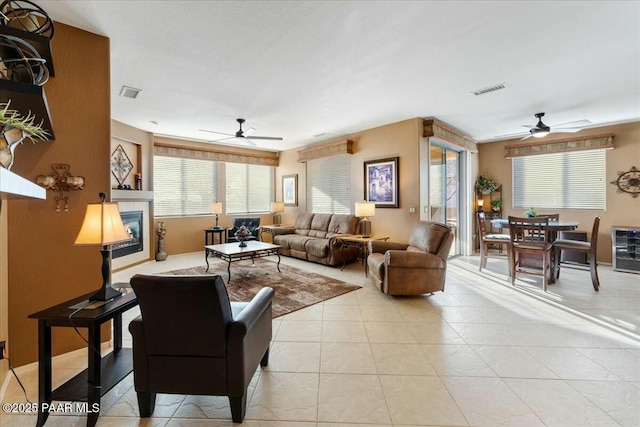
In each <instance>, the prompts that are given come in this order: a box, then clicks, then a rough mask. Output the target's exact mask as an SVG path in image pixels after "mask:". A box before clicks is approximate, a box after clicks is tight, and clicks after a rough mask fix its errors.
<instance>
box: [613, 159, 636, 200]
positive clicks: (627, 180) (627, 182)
mask: <svg viewBox="0 0 640 427" xmlns="http://www.w3.org/2000/svg"><path fill="white" fill-rule="evenodd" d="M611 184H614V185H616V186H617V187H618V190H617V193H627V194H631V197H633V198H636V197H638V194H640V170H638V168H636V167H635V166H631V169H629V170H628V171H626V172H625V171H618V178H616V179H615V180H613V181H611Z"/></svg>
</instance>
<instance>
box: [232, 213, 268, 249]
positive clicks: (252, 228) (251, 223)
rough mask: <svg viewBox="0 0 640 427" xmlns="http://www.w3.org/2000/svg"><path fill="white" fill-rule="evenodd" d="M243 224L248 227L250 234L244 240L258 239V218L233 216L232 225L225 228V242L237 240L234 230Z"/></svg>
mask: <svg viewBox="0 0 640 427" xmlns="http://www.w3.org/2000/svg"><path fill="white" fill-rule="evenodd" d="M243 225H244V226H245V227H247V228H248V229H249V232H250V233H251V236H249V237H248V238H247V239H246V240H259V239H258V235H259V233H260V218H240V217H238V218H234V219H233V227H231V228H229V229H227V243H230V242H237V241H238V239H236V236H235V234H236V231H238V229H239V228H240V227H242V226H243Z"/></svg>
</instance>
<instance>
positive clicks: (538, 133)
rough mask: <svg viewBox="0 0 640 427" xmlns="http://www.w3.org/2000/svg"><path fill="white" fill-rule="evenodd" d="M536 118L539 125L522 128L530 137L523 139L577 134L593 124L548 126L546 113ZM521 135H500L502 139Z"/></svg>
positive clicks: (587, 122) (584, 121) (578, 123)
mask: <svg viewBox="0 0 640 427" xmlns="http://www.w3.org/2000/svg"><path fill="white" fill-rule="evenodd" d="M535 117H536V118H537V119H538V123H536V124H535V125H522V127H524V128H527V129H529V135H526V136H525V137H524V138H522V139H527V138H531V137H532V136H533V137H536V138H542V137H544V136H547V135H548V134H550V133H562V132H565V133H575V132H579V131H580V130H582V127H583V126H587V125H589V124H591V122H590V121H589V120H576V121H574V122H567V123H559V124H557V125H553V126H547V125H546V124H544V123H543V122H542V118H543V117H544V113H536V114H535ZM520 134H521V133H513V134H507V135H500V137H507V136H515V135H520Z"/></svg>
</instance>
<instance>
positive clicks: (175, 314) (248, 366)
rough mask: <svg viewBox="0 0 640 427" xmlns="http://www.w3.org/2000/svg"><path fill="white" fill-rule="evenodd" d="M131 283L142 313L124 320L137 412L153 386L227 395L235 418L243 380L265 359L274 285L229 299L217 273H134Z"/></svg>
mask: <svg viewBox="0 0 640 427" xmlns="http://www.w3.org/2000/svg"><path fill="white" fill-rule="evenodd" d="M131 286H132V287H133V290H134V292H135V293H136V296H137V297H138V302H139V304H140V311H141V313H142V315H141V316H138V317H137V318H136V319H134V320H132V321H131V323H130V324H129V331H130V332H131V335H132V336H133V378H134V384H135V390H136V393H137V395H138V407H139V409H140V416H141V417H149V416H151V414H152V413H153V409H154V407H155V401H156V393H169V394H196V395H197V394H201V395H212V396H228V397H229V402H230V404H231V415H232V419H233V422H236V423H241V422H242V420H243V418H244V414H245V410H246V404H247V387H248V385H249V382H250V381H251V378H252V377H253V375H254V373H255V371H256V368H257V367H258V363H260V365H261V366H267V363H268V361H269V343H270V341H271V332H272V331H271V317H272V314H271V300H272V298H273V294H274V292H273V289H271V288H262V289H261V290H260V291H259V292H258V293H257V294H256V296H255V297H253V299H252V300H251V301H250V302H231V303H230V302H229V296H228V295H227V289H226V287H225V285H224V282H223V281H222V279H221V278H220V276H217V275H215V276H214V275H200V276H168V275H167V276H161V275H158V276H147V275H135V276H134V277H132V278H131Z"/></svg>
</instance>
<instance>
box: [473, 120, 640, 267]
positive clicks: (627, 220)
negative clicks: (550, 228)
mask: <svg viewBox="0 0 640 427" xmlns="http://www.w3.org/2000/svg"><path fill="white" fill-rule="evenodd" d="M603 133H614V134H615V137H614V144H615V149H613V150H608V151H607V152H606V159H607V160H606V162H607V163H606V178H607V208H606V210H605V211H598V210H575V209H549V210H539V212H540V213H552V212H553V213H555V212H559V213H560V218H563V219H571V220H577V221H580V226H579V227H578V229H579V230H584V231H587V232H588V235H589V238H590V236H591V227H592V225H593V219H594V218H595V217H596V216H597V215H600V216H601V221H600V231H599V233H598V260H599V261H600V262H607V263H610V262H611V226H635V227H640V197H636V198H632V197H631V195H629V194H618V193H616V188H617V187H616V186H615V185H613V184H609V182H610V181H613V180H615V179H616V178H617V176H618V175H617V171H627V170H629V169H630V168H631V167H632V166H636V167H639V166H638V165H640V122H636V123H628V124H624V125H617V126H606V127H599V128H593V129H585V130H583V131H581V132H580V134H579V135H580V136H581V137H582V136H585V135H597V134H603ZM552 137H553V134H552ZM552 137H547V138H549V140H553V139H560V138H566V137H567V135H566V134H559V135H558V136H557V137H556V138H552ZM517 143H518V140H508V141H500V142H492V143H486V144H479V145H478V147H479V173H480V174H487V175H490V176H492V177H493V178H495V179H496V180H498V182H500V183H501V184H502V197H503V217H506V216H507V215H521V214H523V213H524V212H523V211H522V210H514V209H513V197H512V188H513V187H512V185H511V160H510V159H505V158H504V146H505V145H509V144H517Z"/></svg>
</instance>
